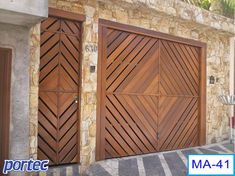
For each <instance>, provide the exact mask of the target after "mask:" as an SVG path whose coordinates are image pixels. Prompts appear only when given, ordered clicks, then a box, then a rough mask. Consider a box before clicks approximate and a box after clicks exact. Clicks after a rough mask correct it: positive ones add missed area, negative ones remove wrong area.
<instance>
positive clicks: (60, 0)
mask: <svg viewBox="0 0 235 176" xmlns="http://www.w3.org/2000/svg"><path fill="white" fill-rule="evenodd" d="M49 6H50V7H53V8H58V9H62V10H66V11H70V12H74V13H79V14H84V15H85V16H86V20H85V22H84V23H83V37H82V41H83V50H82V52H83V54H82V55H83V56H82V95H81V96H82V97H81V101H82V102H81V141H80V145H81V165H82V167H81V170H84V169H85V168H86V167H87V166H88V165H89V164H90V163H92V162H94V161H95V142H96V103H97V102H96V87H97V72H95V73H90V71H89V67H90V65H95V66H97V60H98V53H97V52H98V51H95V52H87V51H86V50H85V46H86V45H88V44H89V45H90V44H91V45H93V46H98V19H99V18H103V19H107V20H111V21H117V22H120V23H125V24H130V25H134V26H138V27H142V28H146V29H151V30H154V31H160V32H164V33H168V34H171V35H175V36H180V37H184V38H189V39H194V40H199V41H202V42H206V43H207V75H208V76H209V75H213V76H215V77H216V78H217V82H216V83H215V84H213V85H210V84H209V83H208V84H207V143H213V142H219V141H222V140H224V139H227V138H228V126H227V118H225V113H226V112H228V108H227V107H224V106H222V105H221V104H220V103H219V102H218V101H217V95H219V94H221V93H222V92H225V93H228V92H229V64H230V58H229V48H230V47H229V38H230V37H231V36H233V35H234V33H233V32H234V21H232V20H230V19H227V18H225V17H222V16H218V15H215V14H211V13H210V12H208V11H205V10H202V9H200V8H197V7H194V6H191V5H188V4H185V3H183V2H181V1H178V0H167V1H166V0H120V1H116V0H49ZM38 28H39V26H38ZM35 30H36V31H37V32H36V33H37V34H38V29H35ZM32 40H33V41H35V42H36V43H34V42H33V43H34V44H33V46H35V47H39V46H38V43H37V41H38V36H37V37H35V35H32ZM31 51H32V55H33V53H34V52H38V49H36V48H35V50H33V49H32V50H31ZM36 56H37V54H36ZM37 57H38V56H37ZM31 61H32V62H34V63H32V62H31V63H32V64H31V66H33V69H32V70H33V73H34V74H33V77H35V78H32V79H31V80H35V81H37V79H38V78H37V77H38V74H37V70H38V64H39V63H38V60H37V59H36V60H34V61H33V60H31ZM96 68H97V67H96ZM34 71H35V72H34ZM31 85H33V86H34V87H35V91H37V83H36V84H34V83H31ZM33 89H34V88H33ZM31 90H32V88H31ZM34 93H36V92H34ZM32 94H33V93H32ZM35 95H36V94H35ZM31 100H32V102H33V101H34V102H35V104H34V105H33V106H31V107H32V109H34V108H36V105H37V103H36V101H37V100H36V97H34V95H33V96H31ZM33 111H34V110H33ZM31 118H33V120H31V122H32V125H33V126H35V130H34V132H36V126H37V124H36V123H35V122H36V121H34V120H36V112H35V113H33V114H31ZM31 129H32V128H31ZM35 134H36V133H34V135H35ZM34 135H33V136H34ZM33 136H32V139H33V140H35V142H34V143H33V145H32V147H31V149H32V150H31V151H32V152H33V151H34V152H33V154H35V155H36V153H35V150H34V149H33V148H35V146H34V145H36V139H35V138H34V137H33ZM33 146H34V147H33Z"/></svg>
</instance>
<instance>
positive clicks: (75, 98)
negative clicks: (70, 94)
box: [74, 96, 78, 104]
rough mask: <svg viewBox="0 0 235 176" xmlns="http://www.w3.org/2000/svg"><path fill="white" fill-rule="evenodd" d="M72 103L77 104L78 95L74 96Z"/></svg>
mask: <svg viewBox="0 0 235 176" xmlns="http://www.w3.org/2000/svg"><path fill="white" fill-rule="evenodd" d="M74 103H76V104H78V96H76V97H74Z"/></svg>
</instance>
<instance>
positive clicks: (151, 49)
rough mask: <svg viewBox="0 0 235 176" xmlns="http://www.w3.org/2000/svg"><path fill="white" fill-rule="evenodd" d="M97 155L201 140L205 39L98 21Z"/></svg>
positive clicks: (169, 147)
mask: <svg viewBox="0 0 235 176" xmlns="http://www.w3.org/2000/svg"><path fill="white" fill-rule="evenodd" d="M99 30H100V38H99V40H100V50H99V51H100V56H99V67H100V70H99V71H100V74H99V80H98V81H99V86H98V87H99V90H98V92H99V96H98V97H99V100H98V102H99V111H98V128H97V134H98V136H97V159H98V160H99V159H104V158H113V157H120V156H129V155H136V154H144V153H150V152H156V151H165V150H173V149H178V148H186V147H192V146H197V145H200V144H204V142H205V139H204V138H205V126H204V125H205V122H204V118H205V115H204V113H205V110H204V109H205V107H204V106H203V104H204V103H205V102H203V101H204V100H205V95H204V91H205V80H204V79H205V78H204V77H205V66H204V65H205V63H204V62H205V59H204V46H205V45H204V44H202V43H199V42H195V41H189V40H185V39H181V38H176V37H170V36H168V35H165V34H161V33H156V32H153V31H147V30H143V29H140V28H135V27H130V26H126V25H121V24H118V23H113V22H109V21H106V20H100V28H99Z"/></svg>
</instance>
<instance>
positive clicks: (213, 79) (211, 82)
mask: <svg viewBox="0 0 235 176" xmlns="http://www.w3.org/2000/svg"><path fill="white" fill-rule="evenodd" d="M209 80H210V82H209V83H210V84H215V77H214V76H209Z"/></svg>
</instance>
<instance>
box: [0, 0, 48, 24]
mask: <svg viewBox="0 0 235 176" xmlns="http://www.w3.org/2000/svg"><path fill="white" fill-rule="evenodd" d="M47 15H48V0H0V22H2V23H10V24H16V25H22V26H32V25H33V24H36V23H38V22H39V21H40V20H41V19H43V18H45V17H47Z"/></svg>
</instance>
